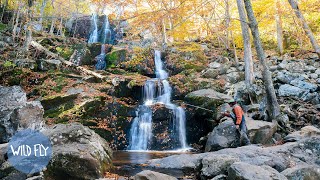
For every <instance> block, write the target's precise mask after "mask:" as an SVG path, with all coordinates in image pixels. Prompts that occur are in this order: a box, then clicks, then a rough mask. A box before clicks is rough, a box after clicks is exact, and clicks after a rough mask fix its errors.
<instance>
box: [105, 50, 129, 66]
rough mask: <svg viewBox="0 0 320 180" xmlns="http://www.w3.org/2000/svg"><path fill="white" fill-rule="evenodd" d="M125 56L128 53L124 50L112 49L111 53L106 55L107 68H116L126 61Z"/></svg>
mask: <svg viewBox="0 0 320 180" xmlns="http://www.w3.org/2000/svg"><path fill="white" fill-rule="evenodd" d="M127 55H128V52H127V50H126V49H123V48H118V47H113V48H112V50H111V52H109V53H107V55H106V61H107V67H111V68H113V67H116V66H117V65H119V64H120V63H122V62H124V61H125V60H126V58H127Z"/></svg>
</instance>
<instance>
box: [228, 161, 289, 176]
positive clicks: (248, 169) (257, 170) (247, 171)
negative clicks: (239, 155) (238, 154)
mask: <svg viewBox="0 0 320 180" xmlns="http://www.w3.org/2000/svg"><path fill="white" fill-rule="evenodd" d="M227 179H228V180H232V179H241V180H273V179H278V180H285V179H287V178H286V177H285V176H284V175H282V174H280V173H279V172H278V171H277V170H275V169H273V168H271V167H270V166H265V165H264V166H261V167H260V166H255V165H251V164H248V163H243V162H236V163H234V164H232V165H231V166H230V168H229V169H228V178H227Z"/></svg>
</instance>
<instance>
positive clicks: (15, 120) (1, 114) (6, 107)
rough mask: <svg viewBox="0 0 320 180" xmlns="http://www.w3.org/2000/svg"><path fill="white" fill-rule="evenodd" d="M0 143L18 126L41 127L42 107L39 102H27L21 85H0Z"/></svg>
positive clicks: (7, 139)
mask: <svg viewBox="0 0 320 180" xmlns="http://www.w3.org/2000/svg"><path fill="white" fill-rule="evenodd" d="M0 97H1V101H0V134H1V136H0V143H5V142H8V141H9V140H10V138H11V137H12V136H13V135H14V133H15V132H16V131H17V130H19V129H20V128H23V129H25V128H30V129H34V130H39V129H41V128H42V127H43V125H44V121H43V117H42V116H43V107H42V105H41V104H40V102H36V101H33V102H27V97H26V93H25V92H23V90H22V89H21V87H18V86H13V87H3V86H0Z"/></svg>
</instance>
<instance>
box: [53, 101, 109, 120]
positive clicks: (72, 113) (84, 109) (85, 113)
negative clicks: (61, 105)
mask: <svg viewBox="0 0 320 180" xmlns="http://www.w3.org/2000/svg"><path fill="white" fill-rule="evenodd" d="M103 105H104V101H103V100H102V98H100V97H97V98H95V99H89V100H86V101H84V102H82V103H81V104H79V105H76V106H74V107H73V108H71V109H69V110H67V111H64V112H62V113H61V114H60V115H59V116H58V117H59V118H60V119H63V118H65V117H70V118H71V117H73V118H86V117H90V116H94V114H95V113H96V112H97V111H98V110H99V108H100V107H101V106H103Z"/></svg>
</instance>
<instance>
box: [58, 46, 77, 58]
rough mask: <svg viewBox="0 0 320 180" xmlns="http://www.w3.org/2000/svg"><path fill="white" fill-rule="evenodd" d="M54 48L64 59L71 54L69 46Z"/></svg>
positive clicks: (71, 50)
mask: <svg viewBox="0 0 320 180" xmlns="http://www.w3.org/2000/svg"><path fill="white" fill-rule="evenodd" d="M56 50H57V52H58V53H59V55H60V56H62V57H63V58H64V59H70V57H71V55H72V54H73V49H72V48H69V47H57V48H56Z"/></svg>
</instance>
